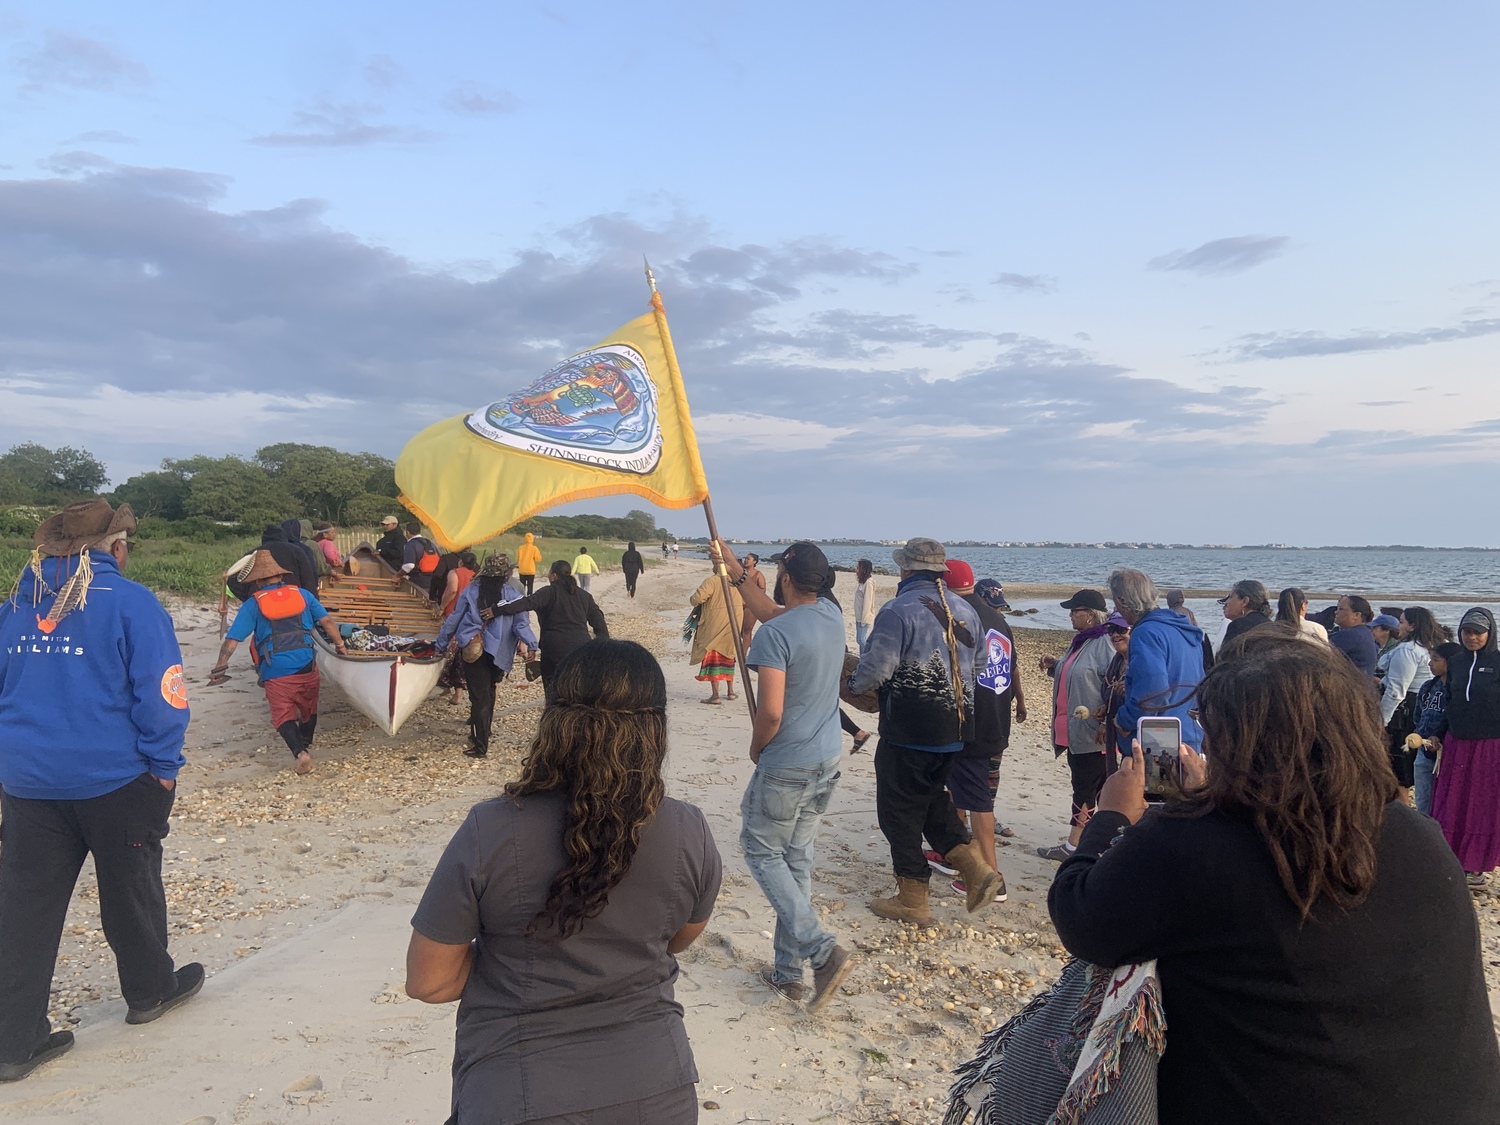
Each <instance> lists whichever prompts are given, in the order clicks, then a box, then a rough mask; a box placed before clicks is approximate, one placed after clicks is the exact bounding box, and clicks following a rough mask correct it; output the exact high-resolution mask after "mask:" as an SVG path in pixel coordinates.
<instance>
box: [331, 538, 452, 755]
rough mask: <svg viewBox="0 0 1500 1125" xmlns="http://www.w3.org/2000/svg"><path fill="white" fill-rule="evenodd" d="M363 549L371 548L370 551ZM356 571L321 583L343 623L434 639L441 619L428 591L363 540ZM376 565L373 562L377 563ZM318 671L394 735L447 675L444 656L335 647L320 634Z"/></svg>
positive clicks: (357, 552)
mask: <svg viewBox="0 0 1500 1125" xmlns="http://www.w3.org/2000/svg"><path fill="white" fill-rule="evenodd" d="M364 552H368V554H365V553H364ZM351 557H352V558H354V559H357V560H358V561H357V562H356V565H355V567H354V568H351V569H357V571H358V573H357V574H330V575H326V576H325V577H324V578H323V580H322V582H321V583H320V584H319V586H318V600H319V601H321V602H322V603H323V605H324V607H325V608H326V609H327V610H328V612H329V613H330V614H331V615H332V616H333V619H334V620H335V621H337V622H339V623H340V624H350V625H384V626H386V627H387V628H388V629H389V630H390V631H391V632H392V633H398V634H401V635H403V636H413V637H421V638H423V639H424V640H429V641H430V640H433V639H434V638H436V637H437V634H438V629H439V628H440V627H441V626H442V619H441V618H440V617H439V616H438V613H437V610H435V609H434V608H433V606H432V602H431V601H429V600H428V598H427V595H426V594H424V593H423V592H422V591H421V590H419V589H417V588H416V587H415V586H413V585H412V584H411V583H410V582H408V581H406V580H405V579H404V578H396V577H394V576H393V575H394V572H393V571H391V570H390V568H389V567H387V566H385V565H384V563H383V562H381V561H380V559H379V556H377V555H375V554H374V552H373V551H372V550H370V549H369V547H368V544H364V543H361V544H360V549H356V550H355V551H353V552H351ZM372 564H373V565H372ZM315 640H316V642H317V653H318V671H319V672H320V673H322V675H323V676H325V677H326V678H327V679H330V680H332V681H333V682H334V683H336V684H337V685H338V686H339V688H340V689H341V690H342V691H343V693H344V694H345V695H346V696H348V697H349V702H350V703H352V704H354V706H355V708H356V709H357V710H358V711H359V712H360V714H362V715H366V716H368V717H369V718H370V720H371V721H372V722H374V723H375V725H376V726H378V727H380V729H381V730H383V731H385V733H386V734H395V733H396V732H397V731H399V730H400V729H401V724H402V723H404V722H406V720H407V719H409V718H411V715H412V712H414V711H415V710H416V709H417V708H418V707H420V706H421V705H422V701H423V700H425V699H426V698H427V697H428V695H430V694H431V693H432V689H433V688H435V687H437V682H438V677H439V676H441V675H442V674H443V659H444V658H443V654H442V653H437V654H435V655H433V656H410V655H408V654H406V653H401V652H360V651H358V650H351V651H350V652H349V654H348V655H347V656H340V655H339V654H338V653H336V652H334V651H333V646H331V645H330V644H329V643H328V639H327V638H326V637H325V636H323V634H322V633H321V632H320V633H318V634H317V635H316V637H315Z"/></svg>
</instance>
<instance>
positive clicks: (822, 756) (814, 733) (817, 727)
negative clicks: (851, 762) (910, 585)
mask: <svg viewBox="0 0 1500 1125" xmlns="http://www.w3.org/2000/svg"><path fill="white" fill-rule="evenodd" d="M745 663H746V664H747V665H749V666H750V667H751V668H755V669H757V670H759V669H761V668H777V669H780V670H781V671H783V672H785V673H786V697H785V699H784V700H783V702H782V705H781V727H780V729H779V730H777V732H776V737H775V738H773V739H771V741H770V742H768V743H767V744H766V746H765V748H764V749H763V750H762V751H761V755H760V764H761V765H762V766H767V767H775V766H821V765H822V764H823V763H824V762H831V761H834V760H836V759H837V758H838V756H839V752H840V745H839V677H840V675H841V674H842V673H843V670H844V615H843V612H842V611H841V610H840V609H839V608H838V606H836V605H834V604H833V603H832V602H830V601H828V600H827V599H825V598H819V599H818V600H817V601H815V602H813V603H812V604H811V605H799V606H794V607H793V608H791V609H789V610H787V611H786V612H785V613H783V614H781V615H780V616H779V617H773V618H772V619H771V620H770V621H767V622H766V623H765V624H764V625H762V626H761V627H760V631H759V632H757V633H756V634H755V640H754V641H753V642H752V643H751V645H750V652H749V654H748V655H747V656H746V657H745Z"/></svg>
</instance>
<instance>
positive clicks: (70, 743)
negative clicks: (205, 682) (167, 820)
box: [0, 551, 188, 801]
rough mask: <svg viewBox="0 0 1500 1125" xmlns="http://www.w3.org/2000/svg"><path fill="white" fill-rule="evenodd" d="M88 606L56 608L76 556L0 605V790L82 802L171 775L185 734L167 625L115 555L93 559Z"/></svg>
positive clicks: (178, 664) (47, 564) (176, 656)
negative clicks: (56, 613)
mask: <svg viewBox="0 0 1500 1125" xmlns="http://www.w3.org/2000/svg"><path fill="white" fill-rule="evenodd" d="M89 561H90V562H91V563H92V565H93V568H94V580H93V583H92V585H90V587H89V591H88V603H87V604H86V605H85V606H84V607H83V608H82V609H75V610H73V612H71V613H69V614H68V615H67V616H65V617H64V618H63V619H62V620H61V621H59V622H57V624H56V625H55V627H54V628H53V630H52V632H50V633H47V632H44V631H43V630H42V628H41V627H40V625H39V624H38V622H39V621H40V620H41V619H42V618H44V617H45V616H46V615H47V611H48V610H49V609H51V608H52V603H53V601H54V600H55V597H56V595H55V594H54V593H53V591H55V590H57V589H58V588H59V587H61V586H62V584H63V582H64V581H65V580H66V578H67V575H68V574H69V573H71V571H65V570H64V569H63V566H64V564H67V563H73V564H74V565H76V557H75V558H74V559H44V560H43V562H42V579H43V581H44V582H45V585H43V584H42V582H38V581H37V579H36V575H35V574H34V573H33V572H31V571H30V570H28V571H27V572H26V573H25V574H24V575H23V576H22V579H21V589H20V590H19V592H17V593H16V595H15V596H14V597H12V598H10V599H9V600H7V601H6V602H4V603H3V604H0V787H3V788H4V789H5V791H6V792H7V793H9V794H10V795H11V796H13V797H22V798H25V799H28V800H40V801H85V800H88V799H89V798H91V797H102V796H103V795H104V794H106V793H112V792H113V791H114V790H116V789H119V788H120V787H121V786H123V785H126V784H128V783H129V782H131V781H133V780H134V779H135V778H137V777H139V776H140V775H141V774H143V773H147V772H149V773H153V774H155V775H156V776H157V777H161V778H168V779H170V778H175V777H176V776H177V771H178V770H179V769H181V768H182V766H183V764H184V759H183V756H182V742H183V738H184V737H185V736H186V734H187V725H188V706H187V695H186V692H185V691H184V689H183V686H182V650H181V649H179V648H178V647H177V635H176V634H175V633H174V632H173V630H172V619H171V618H170V617H168V616H167V611H166V610H165V609H163V608H162V606H161V603H160V602H159V601H157V600H156V595H155V594H153V593H152V592H151V591H150V590H148V589H146V587H144V586H141V585H138V584H137V583H134V582H131V581H130V580H128V579H127V578H125V577H124V576H123V575H122V574H121V573H120V570H119V568H118V567H117V566H116V565H115V560H114V558H113V557H112V556H110V555H107V554H104V553H103V552H100V551H90V552H89Z"/></svg>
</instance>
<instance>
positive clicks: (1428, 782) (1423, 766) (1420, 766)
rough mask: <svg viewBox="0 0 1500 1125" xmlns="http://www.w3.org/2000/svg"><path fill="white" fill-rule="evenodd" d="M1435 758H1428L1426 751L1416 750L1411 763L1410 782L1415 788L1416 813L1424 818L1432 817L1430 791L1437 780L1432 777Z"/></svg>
mask: <svg viewBox="0 0 1500 1125" xmlns="http://www.w3.org/2000/svg"><path fill="white" fill-rule="evenodd" d="M1435 765H1437V759H1436V758H1429V757H1428V756H1427V751H1426V750H1418V751H1417V757H1416V760H1415V761H1413V762H1412V767H1411V773H1412V781H1413V783H1414V785H1415V786H1416V793H1415V796H1416V799H1417V811H1418V812H1419V813H1421V814H1423V815H1424V816H1431V815H1432V791H1433V790H1434V789H1435V788H1437V778H1435V777H1433V776H1432V767H1433V766H1435Z"/></svg>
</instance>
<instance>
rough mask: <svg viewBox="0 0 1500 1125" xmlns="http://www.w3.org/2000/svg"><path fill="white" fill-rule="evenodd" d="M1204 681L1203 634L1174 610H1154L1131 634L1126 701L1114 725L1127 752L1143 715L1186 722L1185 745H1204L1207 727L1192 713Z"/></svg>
mask: <svg viewBox="0 0 1500 1125" xmlns="http://www.w3.org/2000/svg"><path fill="white" fill-rule="evenodd" d="M1202 679H1203V630H1202V629H1200V628H1198V626H1196V625H1194V624H1193V623H1192V622H1191V621H1189V620H1188V619H1187V618H1186V617H1183V616H1182V615H1181V614H1178V613H1174V612H1173V611H1172V610H1170V609H1153V610H1152V611H1151V612H1150V613H1148V614H1146V615H1145V616H1144V617H1142V618H1141V619H1140V620H1139V621H1137V622H1136V623H1135V625H1134V627H1132V628H1131V630H1130V665H1129V667H1128V668H1127V670H1126V672H1125V702H1124V703H1122V704H1121V705H1120V712H1119V714H1118V715H1117V716H1116V719H1115V723H1116V725H1117V726H1118V728H1119V730H1120V734H1121V738H1122V741H1121V743H1120V749H1121V751H1122V752H1123V751H1124V750H1125V748H1126V747H1127V746H1128V742H1127V741H1123V740H1126V739H1130V738H1134V737H1135V727H1136V722H1137V720H1139V719H1140V718H1141V717H1142V716H1146V717H1156V716H1173V717H1175V718H1177V719H1179V720H1180V721H1181V722H1182V741H1183V742H1185V743H1186V744H1187V745H1189V746H1192V747H1194V748H1195V749H1201V748H1202V746H1203V728H1202V727H1200V726H1199V725H1198V720H1197V719H1194V718H1192V717H1191V716H1190V715H1189V714H1188V709H1189V708H1191V707H1193V706H1195V703H1194V695H1195V691H1194V689H1195V688H1197V686H1198V683H1199V681H1201V680H1202ZM1169 704H1170V706H1169Z"/></svg>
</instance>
